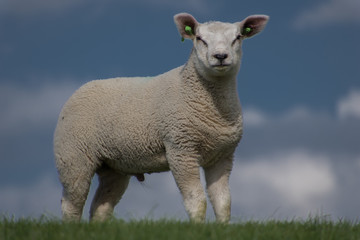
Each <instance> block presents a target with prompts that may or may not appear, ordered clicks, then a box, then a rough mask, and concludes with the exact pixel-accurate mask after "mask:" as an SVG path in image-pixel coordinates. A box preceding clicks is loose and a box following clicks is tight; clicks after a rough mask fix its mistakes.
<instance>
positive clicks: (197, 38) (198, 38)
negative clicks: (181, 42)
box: [196, 36, 207, 45]
mask: <svg viewBox="0 0 360 240" xmlns="http://www.w3.org/2000/svg"><path fill="white" fill-rule="evenodd" d="M196 40H197V41H201V42H202V43H204V44H205V45H207V43H206V42H205V41H204V40H203V39H202V38H201V37H200V36H196Z"/></svg>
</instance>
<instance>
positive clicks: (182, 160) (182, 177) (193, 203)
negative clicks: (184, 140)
mask: <svg viewBox="0 0 360 240" xmlns="http://www.w3.org/2000/svg"><path fill="white" fill-rule="evenodd" d="M167 155H168V160H169V165H170V170H171V172H172V174H173V176H174V178H175V181H176V184H177V186H178V187H179V189H180V192H181V194H182V197H183V202H184V206H185V209H186V211H187V213H188V215H189V218H190V220H192V221H195V222H203V221H205V216H206V196H205V192H204V189H203V187H202V184H201V181H200V171H199V165H198V162H197V159H196V158H194V157H190V156H184V155H181V154H178V155H176V154H171V153H168V154H167Z"/></svg>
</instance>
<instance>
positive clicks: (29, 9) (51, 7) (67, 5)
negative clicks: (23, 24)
mask: <svg viewBox="0 0 360 240" xmlns="http://www.w3.org/2000/svg"><path fill="white" fill-rule="evenodd" d="M86 2H87V1H85V0H62V1H58V0H4V1H1V3H0V9H1V10H0V13H3V14H4V13H6V14H11V15H16V16H19V15H20V16H24V15H25V16H26V15H36V14H43V13H47V14H54V13H60V12H64V11H67V10H70V9H73V8H75V7H79V6H81V5H82V4H84V3H86Z"/></svg>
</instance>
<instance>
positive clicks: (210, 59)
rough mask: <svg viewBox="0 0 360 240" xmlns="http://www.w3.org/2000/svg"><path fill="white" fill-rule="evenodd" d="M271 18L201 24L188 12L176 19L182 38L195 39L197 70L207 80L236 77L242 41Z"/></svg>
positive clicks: (176, 16) (259, 16)
mask: <svg viewBox="0 0 360 240" xmlns="http://www.w3.org/2000/svg"><path fill="white" fill-rule="evenodd" d="M268 19H269V17H268V16H266V15H252V16H249V17H247V18H245V19H244V20H243V21H241V22H237V23H233V24H232V23H223V22H208V23H204V24H200V23H198V22H197V21H196V19H195V18H194V17H193V16H191V15H190V14H187V13H180V14H177V15H175V16H174V20H175V23H176V26H177V27H178V30H179V32H180V34H181V36H182V37H183V38H188V39H191V40H193V43H194V49H193V54H194V56H195V57H194V58H193V59H192V60H193V61H194V63H195V66H196V69H197V70H198V72H199V73H200V74H201V75H203V76H204V77H210V78H212V77H226V76H229V77H233V76H235V75H236V74H237V72H238V70H239V68H240V62H241V44H242V41H243V39H245V38H249V37H252V36H254V35H255V34H257V33H259V32H260V31H261V30H262V29H263V28H264V27H265V25H266V23H267V21H268Z"/></svg>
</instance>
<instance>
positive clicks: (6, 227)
mask: <svg viewBox="0 0 360 240" xmlns="http://www.w3.org/2000/svg"><path fill="white" fill-rule="evenodd" d="M8 239H9V240H10V239H11V240H18V239H27V240H31V239H36V240H42V239H51V240H56V239H75V240H91V239H106V240H112V239H117V240H120V239H127V240H131V239H146V240H151V239H156V240H161V239H174V240H175V239H181V240H188V239H197V240H202V239H221V240H225V239H241V240H246V239H266V240H271V239H276V240H278V239H287V240H288V239H289V240H291V239H296V240H301V239H304V240H311V239H324V240H331V239H341V240H346V239H360V224H359V223H351V222H348V221H338V222H332V221H326V220H321V219H309V220H306V221H295V220H294V221H263V222H257V221H248V222H239V223H231V224H228V225H224V224H218V223H215V222H210V223H204V224H194V223H191V222H186V221H175V220H156V221H155V220H139V221H130V222H126V221H123V220H111V221H107V222H104V223H87V222H80V223H63V222H61V221H60V220H51V219H50V220H49V219H45V218H41V219H18V220H14V219H10V218H6V217H4V218H2V219H1V218H0V240H8Z"/></svg>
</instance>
